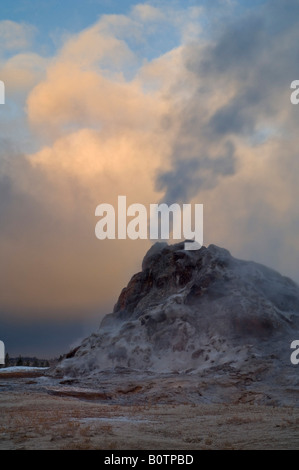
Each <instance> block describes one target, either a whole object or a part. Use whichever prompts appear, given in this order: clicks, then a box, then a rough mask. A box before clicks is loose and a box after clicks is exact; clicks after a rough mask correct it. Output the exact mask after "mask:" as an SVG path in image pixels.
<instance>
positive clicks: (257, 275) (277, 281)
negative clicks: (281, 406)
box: [54, 243, 299, 386]
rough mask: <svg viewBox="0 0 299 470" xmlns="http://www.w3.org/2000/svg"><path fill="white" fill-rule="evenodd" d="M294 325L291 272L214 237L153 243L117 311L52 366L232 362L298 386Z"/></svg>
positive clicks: (85, 369)
mask: <svg viewBox="0 0 299 470" xmlns="http://www.w3.org/2000/svg"><path fill="white" fill-rule="evenodd" d="M298 326H299V287H298V286H297V285H296V284H295V283H294V282H293V281H292V280H290V279H288V278H286V277H283V276H281V275H280V274H279V273H277V272H275V271H273V270H272V269H269V268H267V267H265V266H263V265H261V264H257V263H254V262H249V261H241V260H238V259H235V258H234V257H232V256H231V254H230V253H229V252H228V251H227V250H225V249H222V248H219V247H217V246H215V245H210V246H209V247H208V248H206V247H202V248H201V249H200V250H196V251H185V250H184V244H183V243H179V244H176V245H172V246H168V245H167V244H165V243H156V244H155V245H153V246H152V248H151V249H150V250H149V251H148V253H147V254H146V256H145V258H144V260H143V263H142V271H141V272H139V273H138V274H135V275H134V276H133V277H132V279H131V280H130V282H129V284H128V286H127V287H126V288H124V289H123V291H122V292H121V294H120V296H119V299H118V301H117V303H116V305H115V307H114V310H113V313H111V314H109V315H106V317H104V319H103V321H102V323H101V325H100V328H99V329H98V331H97V332H95V333H94V334H92V335H91V336H90V337H88V338H87V339H85V340H84V341H83V342H82V344H81V345H80V346H79V347H78V348H76V349H75V350H73V351H71V352H70V353H69V354H67V355H66V357H65V358H64V360H63V361H62V362H61V363H60V364H59V365H58V366H57V367H56V369H55V371H54V374H55V375H58V376H62V375H63V376H65V375H68V376H72V377H78V376H80V377H82V376H83V377H84V376H86V377H87V376H96V374H98V373H100V372H102V371H105V370H106V371H107V370H115V368H118V370H119V368H127V369H130V370H135V371H136V372H137V371H139V372H140V371H152V372H154V373H164V374H165V373H185V372H187V373H189V374H201V376H203V375H204V374H206V373H207V371H210V372H212V373H213V374H215V373H216V372H217V371H234V372H238V373H241V374H243V375H244V374H245V375H246V377H247V378H248V377H251V380H255V379H257V380H261V377H262V378H265V377H267V380H268V381H270V382H271V381H275V382H276V383H277V382H279V381H283V383H284V384H292V385H293V386H294V384H295V381H296V380H297V379H296V372H297V370H296V367H295V366H292V364H291V362H290V355H291V350H290V344H291V342H292V341H293V340H294V339H299V338H296V336H298V334H297V332H298ZM298 367H299V366H298ZM122 370H124V369H122ZM250 374H251V375H250ZM283 375H284V377H282V376H283ZM252 377H254V379H252Z"/></svg>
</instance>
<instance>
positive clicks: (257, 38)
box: [157, 0, 299, 203]
mask: <svg viewBox="0 0 299 470" xmlns="http://www.w3.org/2000/svg"><path fill="white" fill-rule="evenodd" d="M239 6H240V5H239ZM209 12H210V13H211V10H209V9H207V15H208V14H209ZM239 13H240V10H239ZM298 13H299V2H298V1H294V0H287V1H282V0H274V1H269V2H267V3H266V4H263V5H261V6H259V7H257V8H256V9H255V10H254V11H253V10H252V9H251V11H250V12H246V11H245V12H243V14H242V15H241V16H240V14H238V15H235V16H232V15H230V16H226V17H224V20H223V22H222V23H220V22H219V21H218V25H219V27H218V28H215V30H214V34H213V35H212V36H211V38H210V39H209V40H208V41H207V43H206V44H205V46H204V47H203V46H202V43H199V44H192V45H189V46H187V47H186V48H185V50H184V57H185V68H186V77H191V78H192V80H193V81H192V85H190V89H189V90H188V92H189V93H188V97H187V98H184V99H183V100H182V101H181V106H180V107H178V109H177V110H176V116H177V122H178V123H179V125H178V126H177V128H178V132H177V133H176V137H175V139H174V142H173V149H172V168H171V170H169V171H168V172H167V173H165V172H163V173H161V174H159V175H158V177H157V188H158V189H160V190H164V191H165V198H164V199H165V201H168V202H169V203H170V202H171V203H173V202H176V201H183V200H184V202H187V200H188V199H190V198H192V197H194V196H196V194H199V193H200V191H201V190H203V189H207V188H213V187H215V185H217V183H219V182H220V181H221V179H222V177H226V176H228V175H232V174H234V172H235V171H236V168H237V167H236V165H235V164H234V163H235V160H234V157H233V154H232V152H229V153H230V154H231V155H230V157H227V156H226V157H222V156H221V153H225V152H226V150H225V146H226V145H227V142H228V140H231V139H232V138H238V139H241V140H242V141H243V143H244V145H245V146H247V148H248V150H250V145H249V142H251V144H252V145H254V142H256V141H259V138H258V135H260V133H261V132H262V133H263V132H264V130H265V129H266V130H265V135H266V134H267V132H268V129H269V128H273V129H279V130H280V131H282V132H283V131H287V130H288V126H290V122H291V121H290V120H289V117H290V115H291V114H292V111H293V110H290V112H289V113H287V114H288V116H287V117H285V116H283V115H282V109H284V107H285V106H288V104H289V86H290V83H291V81H292V80H294V79H295V78H296V77H297V78H298V76H299V66H298V64H299V48H298V31H299V14H298ZM188 74H189V75H188ZM194 82H195V83H196V85H194ZM190 83H191V82H190ZM192 86H193V88H192ZM219 94H220V96H219V104H217V103H215V97H216V96H218V95H219ZM221 94H222V95H223V97H224V99H221V98H222V97H221ZM293 112H294V111H293ZM270 134H271V132H270ZM270 134H269V135H270ZM221 148H222V149H223V150H222V151H221V150H219V149H221ZM234 153H235V154H236V157H237V156H238V149H236V150H234ZM222 165H223V168H224V171H222V169H221V167H222ZM226 166H227V167H228V168H229V171H225V168H226Z"/></svg>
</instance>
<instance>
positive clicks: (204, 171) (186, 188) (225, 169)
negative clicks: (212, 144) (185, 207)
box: [156, 142, 235, 204]
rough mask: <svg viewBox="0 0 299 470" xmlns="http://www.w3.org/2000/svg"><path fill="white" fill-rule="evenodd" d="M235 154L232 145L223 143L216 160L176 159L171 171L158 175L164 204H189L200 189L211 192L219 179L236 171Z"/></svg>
mask: <svg viewBox="0 0 299 470" xmlns="http://www.w3.org/2000/svg"><path fill="white" fill-rule="evenodd" d="M234 153H235V149H234V145H233V144H232V143H231V142H226V143H225V145H224V154H223V155H221V156H218V157H217V158H209V157H197V156H195V157H192V158H189V159H185V160H180V159H177V160H176V161H175V163H174V167H173V169H172V170H170V171H167V172H164V173H160V174H159V176H158V178H157V181H156V188H157V190H158V191H165V196H164V201H165V202H166V203H167V204H172V203H173V202H178V203H184V202H186V201H189V200H190V199H192V198H193V197H194V196H196V194H197V193H198V190H199V189H212V188H213V187H214V186H215V185H216V184H217V180H218V178H219V177H222V176H227V175H231V174H233V173H234V172H235V155H234Z"/></svg>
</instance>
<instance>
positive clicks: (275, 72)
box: [0, 0, 299, 357]
mask: <svg viewBox="0 0 299 470" xmlns="http://www.w3.org/2000/svg"><path fill="white" fill-rule="evenodd" d="M298 23H299V1H298V0H271V1H258V0H255V1H250V2H249V1H241V0H240V1H237V0H216V1H214V2H208V1H204V0H202V1H191V0H190V1H186V0H184V1H179V0H175V1H167V2H166V1H158V0H157V1H152V2H145V3H143V2H138V1H122V2H119V1H115V0H112V1H109V0H105V1H100V0H85V1H84V2H83V1H82V0H72V1H70V0H66V1H64V2H58V1H57V0H47V1H46V0H38V1H37V0H15V1H14V2H8V1H5V0H3V1H2V2H1V8H0V80H2V81H3V82H4V84H5V104H4V105H0V142H1V145H0V260H1V261H0V339H1V340H3V341H4V342H5V345H6V349H7V351H8V352H9V354H10V355H12V356H13V355H19V354H22V355H38V356H47V357H51V356H55V355H60V354H63V353H65V352H67V351H68V350H69V349H70V347H71V346H73V345H74V344H76V343H77V342H78V341H80V340H81V339H83V338H84V337H85V336H86V335H87V334H89V333H90V332H91V331H93V330H94V329H95V328H96V327H97V326H98V325H99V323H100V321H101V318H102V317H103V315H104V314H105V313H109V312H111V311H112V309H113V306H114V304H115V303H116V301H117V297H118V295H119V293H120V291H121V289H122V288H123V287H124V286H125V285H126V284H127V283H128V281H129V280H130V278H131V276H132V275H133V274H134V273H136V272H138V271H139V270H140V268H141V262H142V258H143V256H144V255H145V253H146V251H147V250H148V249H149V248H150V246H151V241H150V240H135V241H133V240H98V239H97V238H96V237H95V225H96V217H95V209H96V207H97V205H99V204H101V203H110V204H112V205H113V206H114V207H117V198H118V196H119V195H126V196H127V200H128V204H132V203H140V204H144V205H145V206H146V207H148V206H149V204H154V203H160V202H165V203H167V204H172V203H179V204H185V203H190V204H203V205H204V245H206V246H208V245H209V244H211V243H214V244H216V245H219V246H222V247H225V248H227V249H229V250H230V251H231V253H232V254H233V255H234V256H236V257H239V258H242V259H250V260H253V261H257V262H261V263H263V264H266V265H267V266H270V267H272V268H274V269H276V270H277V271H279V272H281V273H282V274H284V275H287V276H289V277H291V278H293V279H294V280H295V281H296V282H299V263H298V252H299V251H298V248H299V237H298V235H297V234H298V228H299V213H298V203H297V201H298V198H299V186H298V182H297V181H298V170H299V162H298V148H299V145H298V144H299V133H298V122H299V106H295V105H292V104H291V102H290V95H291V90H290V84H291V82H292V81H293V80H296V79H299V70H298V69H299V65H298V64H299V60H298V59H299V49H298V44H299V37H298V36H299V33H298V31H299V24H298Z"/></svg>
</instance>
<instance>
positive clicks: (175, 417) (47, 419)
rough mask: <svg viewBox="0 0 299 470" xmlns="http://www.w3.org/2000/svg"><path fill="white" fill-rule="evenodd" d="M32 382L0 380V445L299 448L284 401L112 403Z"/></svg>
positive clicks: (294, 415)
mask: <svg viewBox="0 0 299 470" xmlns="http://www.w3.org/2000/svg"><path fill="white" fill-rule="evenodd" d="M10 380H11V379H10ZM17 380H22V381H24V376H23V377H22V378H15V379H14V384H15V382H16V381H17ZM34 383H35V378H34V377H28V376H27V378H26V379H25V382H22V383H21V385H22V384H24V385H22V386H21V387H19V386H17V387H15V386H14V384H13V385H12V386H11V390H8V389H7V386H6V385H7V381H6V382H5V378H4V377H3V378H2V379H0V409H1V414H0V449H106V450H107V449H109V450H110V449H111V450H139V449H141V450H142V449H144V450H147V449H150V450H159V449H161V450H163V449H164V450H166V449H167V450H184V449H186V450H196V449H299V409H298V408H294V407H291V406H281V407H275V406H261V405H254V404H235V405H229V404H220V405H217V404H159V403H154V404H151V403H147V402H144V403H143V404H138V405H134V404H130V405H126V404H114V403H103V402H100V401H99V400H96V399H95V398H96V397H93V399H92V400H91V399H88V400H87V399H86V397H84V395H83V396H82V397H80V394H77V396H76V397H75V396H59V395H51V394H49V393H48V392H46V391H43V390H41V391H40V390H37V391H34V386H35V385H34ZM1 389H2V391H1ZM82 398H84V399H82Z"/></svg>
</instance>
